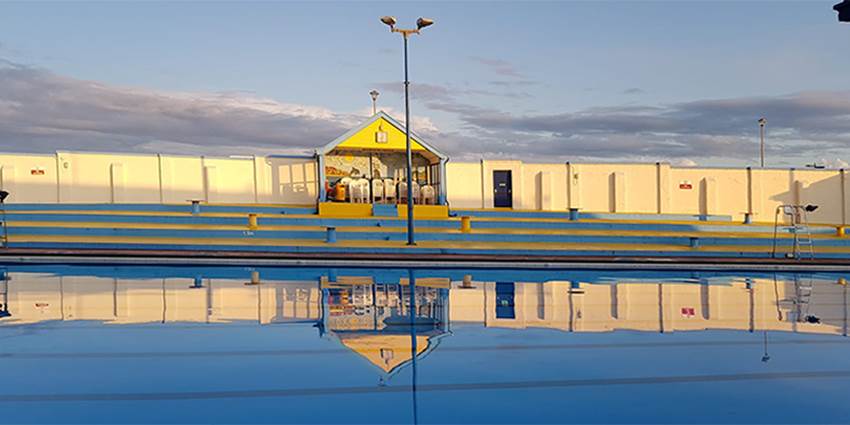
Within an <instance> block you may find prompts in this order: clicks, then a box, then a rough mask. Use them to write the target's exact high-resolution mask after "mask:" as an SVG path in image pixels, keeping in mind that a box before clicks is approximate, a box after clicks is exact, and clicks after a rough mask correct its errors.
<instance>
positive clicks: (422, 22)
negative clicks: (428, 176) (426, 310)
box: [381, 16, 434, 245]
mask: <svg viewBox="0 0 850 425" xmlns="http://www.w3.org/2000/svg"><path fill="white" fill-rule="evenodd" d="M381 22H383V23H384V24H386V25H387V26H389V27H390V32H397V33H399V34H401V36H402V38H404V130H405V138H406V152H407V177H406V180H407V244H408V245H416V242H415V241H414V238H413V171H412V169H413V154H412V152H411V149H410V95H409V93H408V89H409V88H410V81H409V80H408V78H407V39H408V37H410V36H411V35H413V34H419V32H420V31H422V29H423V28H425V27H427V26H430V25H433V24H434V21H433V20H431V19H427V18H419V19H417V20H416V29H401V28H396V27H395V24H396V20H395V18H394V17H392V16H384V17H382V18H381Z"/></svg>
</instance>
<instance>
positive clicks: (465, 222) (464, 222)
mask: <svg viewBox="0 0 850 425" xmlns="http://www.w3.org/2000/svg"><path fill="white" fill-rule="evenodd" d="M460 231H461V232H463V233H469V232H471V231H472V220H471V219H470V217H469V216H463V217H461V218H460Z"/></svg>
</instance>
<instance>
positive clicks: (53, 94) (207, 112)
mask: <svg viewBox="0 0 850 425" xmlns="http://www.w3.org/2000/svg"><path fill="white" fill-rule="evenodd" d="M363 118H364V117H362V116H355V115H351V114H341V113H338V112H335V111H332V110H329V109H326V108H322V107H316V106H308V105H298V104H290V103H282V102H278V101H276V100H272V99H268V98H263V97H260V96H256V95H252V94H248V93H240V92H228V93H185V92H164V91H155V90H148V89H139V88H130V87H120V86H111V85H106V84H101V83H97V82H92V81H84V80H78V79H73V78H68V77H64V76H60V75H57V74H54V73H52V72H49V71H47V70H44V69H40V68H34V67H29V66H25V65H20V64H16V63H12V62H9V61H4V62H3V63H0V148H2V149H3V150H7V151H34V152H45V151H47V152H49V151H53V150H56V149H57V148H60V149H77V150H106V151H115V150H121V151H127V150H144V149H145V148H144V146H149V145H150V144H151V143H154V142H156V143H160V144H161V146H168V145H167V144H165V145H163V144H162V143H166V142H167V143H172V144H174V145H173V146H178V145H179V146H185V145H191V146H195V147H196V149H197V151H196V152H201V153H204V152H210V151H219V150H221V148H222V147H231V148H232V147H241V146H252V147H254V148H256V149H259V150H265V151H280V150H285V149H299V148H300V149H311V148H315V147H316V146H320V145H321V144H323V143H325V142H327V141H328V140H333V139H334V138H335V137H337V136H339V135H340V134H342V133H344V132H345V131H346V130H348V129H349V128H351V127H352V126H355V125H356V124H357V123H359V122H360V121H361V120H362V119H363ZM231 152H232V151H231ZM236 153H238V152H236Z"/></svg>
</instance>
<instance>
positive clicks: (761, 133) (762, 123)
mask: <svg viewBox="0 0 850 425" xmlns="http://www.w3.org/2000/svg"><path fill="white" fill-rule="evenodd" d="M765 124H767V119H765V118H764V117H762V118H759V138H760V139H761V149H760V150H761V168H764V126H765Z"/></svg>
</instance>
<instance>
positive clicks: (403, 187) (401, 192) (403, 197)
mask: <svg viewBox="0 0 850 425" xmlns="http://www.w3.org/2000/svg"><path fill="white" fill-rule="evenodd" d="M398 203H399V204H404V203H407V182H405V181H400V182H398Z"/></svg>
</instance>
